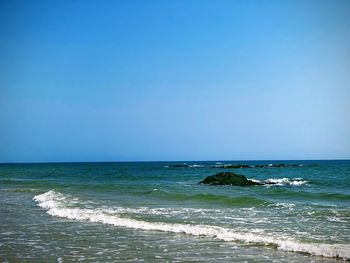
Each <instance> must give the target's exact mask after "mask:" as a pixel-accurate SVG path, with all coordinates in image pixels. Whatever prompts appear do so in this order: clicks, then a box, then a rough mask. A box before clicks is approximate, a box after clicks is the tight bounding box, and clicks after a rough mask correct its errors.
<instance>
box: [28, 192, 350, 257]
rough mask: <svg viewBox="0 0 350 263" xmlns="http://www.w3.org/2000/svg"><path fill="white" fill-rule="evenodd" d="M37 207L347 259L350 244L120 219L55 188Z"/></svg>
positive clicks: (121, 224)
mask: <svg viewBox="0 0 350 263" xmlns="http://www.w3.org/2000/svg"><path fill="white" fill-rule="evenodd" d="M33 199H34V200H35V201H37V202H38V206H40V207H42V208H44V209H46V210H47V213H48V214H50V215H52V216H57V217H61V218H68V219H73V220H86V221H90V222H95V223H104V224H110V225H114V226H118V227H126V228H132V229H140V230H152V231H164V232H171V233H184V234H188V235H193V236H205V237H211V238H216V239H220V240H223V241H239V242H245V243H255V244H269V245H275V246H276V247H277V248H278V249H280V250H285V251H296V252H304V253H308V254H311V255H319V256H325V257H340V258H344V259H350V245H346V244H317V243H301V242H298V241H294V240H292V239H289V238H282V237H278V238H276V237H273V236H268V235H266V234H265V235H262V234H258V233H256V231H255V233H253V232H248V233H241V232H237V231H234V229H228V228H223V227H218V226H210V225H190V224H170V223H162V222H146V221H140V220H135V219H130V218H121V217H119V216H118V214H112V215H111V214H109V213H108V211H105V210H103V209H83V208H74V207H70V206H71V205H72V204H75V203H76V202H77V199H76V198H73V200H72V199H71V198H70V196H65V195H63V194H61V193H58V192H55V191H52V190H51V191H49V192H46V193H44V194H41V195H37V196H35V197H34V198H33Z"/></svg>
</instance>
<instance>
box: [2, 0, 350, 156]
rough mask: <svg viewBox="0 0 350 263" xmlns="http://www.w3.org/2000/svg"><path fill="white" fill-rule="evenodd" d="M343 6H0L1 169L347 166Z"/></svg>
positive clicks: (348, 10) (349, 52)
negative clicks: (68, 164)
mask: <svg viewBox="0 0 350 263" xmlns="http://www.w3.org/2000/svg"><path fill="white" fill-rule="evenodd" d="M349 14H350V1H337V0H335V1H331V0H329V1H322V0H320V1H279V0H278V1H249V0H248V1H204V0H203V1H200V0H197V1H175V0H174V1H161V0H159V1H97V0H96V1H41V0H38V1H26V0H23V1H1V2H0V58H1V59H0V121H1V123H0V162H40V161H43V162H46V161H110V160H111V161H133V160H135V161H142V160H145V161H151V160H223V159H226V160H245V159H320V158H321V159H334V158H350V15H349Z"/></svg>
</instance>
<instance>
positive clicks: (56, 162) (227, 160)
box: [0, 158, 350, 164]
mask: <svg viewBox="0 0 350 263" xmlns="http://www.w3.org/2000/svg"><path fill="white" fill-rule="evenodd" d="M264 161H272V162H276V161H350V158H348V159H347V158H340V159H247V160H229V159H226V160H177V161H176V160H166V161H47V162H41V161H39V162H0V164H58V163H174V162H180V163H181V162H182V163H183V162H264Z"/></svg>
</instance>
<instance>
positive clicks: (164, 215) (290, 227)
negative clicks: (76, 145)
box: [0, 161, 350, 262]
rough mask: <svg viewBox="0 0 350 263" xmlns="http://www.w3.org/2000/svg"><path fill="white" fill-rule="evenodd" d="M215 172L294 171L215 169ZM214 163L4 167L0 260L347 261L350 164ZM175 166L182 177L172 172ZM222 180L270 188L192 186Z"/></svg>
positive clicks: (0, 179)
mask: <svg viewBox="0 0 350 263" xmlns="http://www.w3.org/2000/svg"><path fill="white" fill-rule="evenodd" d="M221 163H223V164H229V163H233V164H237V163H239V164H247V165H257V164H269V163H285V164H297V165H298V166H297V167H279V168H277V167H273V168H268V167H265V168H239V169H227V168H218V167H215V165H216V166H220V165H221ZM221 163H219V164H218V163H216V162H187V163H186V165H183V163H59V164H2V165H0V200H1V203H0V214H1V223H0V259H1V260H2V261H9V262H12V261H32V262H37V261H43V260H48V261H58V262H68V261H73V260H87V261H94V262H96V261H100V262H106V261H119V262H126V261H132V262H138V261H140V262H184V261H186V262H188V261H190V262H192V261H193V262H204V261H210V262H219V261H220V262H233V261H236V262H243V261H248V262H254V261H256V262H264V261H265V262H271V261H275V262H333V261H334V262H336V261H339V260H347V259H349V258H350V161H283V162H272V161H265V162H221ZM174 164H182V165H183V166H185V167H171V166H172V165H174ZM300 164H301V165H302V166H299V165H300ZM213 166H214V167H213ZM221 171H233V172H236V173H240V174H244V175H246V176H247V177H248V178H251V179H255V180H270V181H273V182H276V183H277V184H276V185H268V186H252V187H237V186H208V185H201V184H198V182H199V181H201V180H202V179H204V178H205V177H206V176H208V175H212V174H215V173H217V172H221Z"/></svg>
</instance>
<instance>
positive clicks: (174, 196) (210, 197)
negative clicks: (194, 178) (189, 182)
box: [144, 189, 270, 207]
mask: <svg viewBox="0 0 350 263" xmlns="http://www.w3.org/2000/svg"><path fill="white" fill-rule="evenodd" d="M144 194H148V195H152V196H154V197H157V198H161V199H165V200H171V201H197V202H203V203H220V204H221V205H227V206H241V207H242V206H243V207H244V206H249V207H251V206H264V205H268V204H270V202H268V201H266V200H264V199H259V198H256V197H252V196H239V197H228V196H224V195H216V194H208V193H206V194H203V193H198V194H183V193H174V192H168V191H165V190H159V189H152V190H149V191H146V192H145V193H144Z"/></svg>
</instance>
